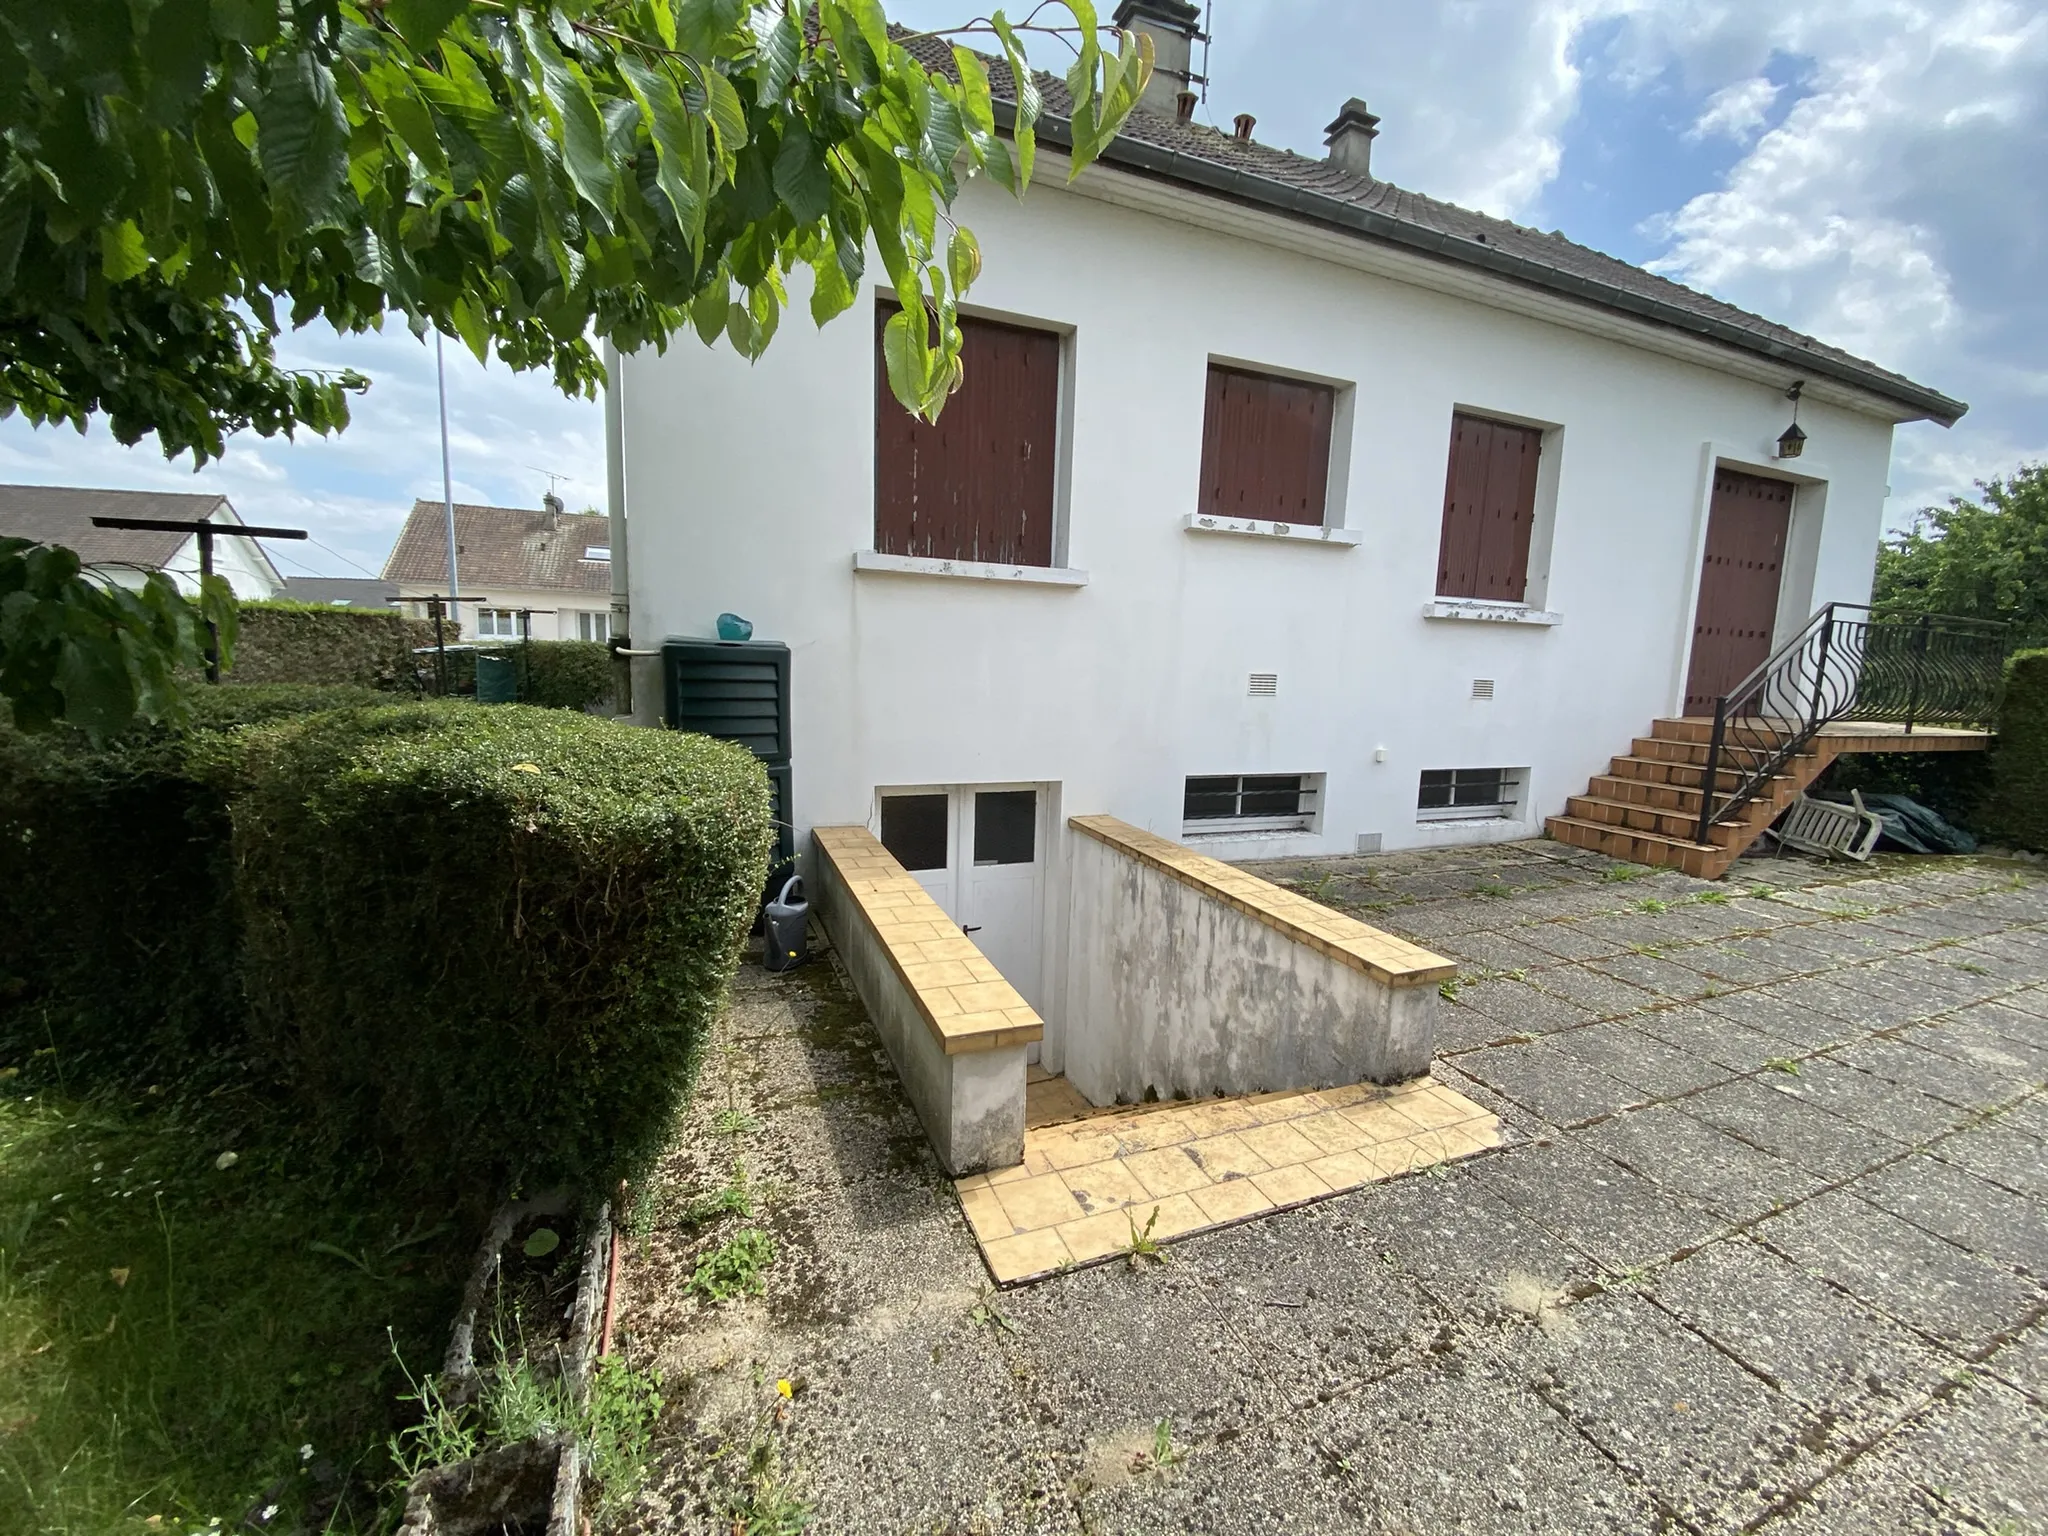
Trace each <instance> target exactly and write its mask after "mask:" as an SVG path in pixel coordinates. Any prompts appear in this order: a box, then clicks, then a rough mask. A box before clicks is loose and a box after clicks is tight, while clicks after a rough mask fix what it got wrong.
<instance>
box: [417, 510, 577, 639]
mask: <svg viewBox="0 0 2048 1536" xmlns="http://www.w3.org/2000/svg"><path fill="white" fill-rule="evenodd" d="M455 575H456V578H457V585H458V586H459V588H460V596H461V599H462V600H461V602H460V604H459V605H458V609H459V611H458V612H457V613H456V614H455V615H454V616H455V617H456V618H457V619H458V621H459V622H460V623H461V625H462V633H463V636H464V638H466V639H482V640H490V639H506V640H516V639H519V638H521V637H522V635H527V634H530V635H531V637H532V638H533V639H535V640H605V639H607V638H609V637H610V635H611V581H612V577H611V525H610V523H609V522H608V521H607V520H606V518H605V517H604V516H603V515H602V514H599V513H595V512H565V511H563V510H562V503H561V501H560V499H559V498H558V497H556V496H554V495H553V494H549V495H548V496H546V497H544V498H543V499H542V505H541V506H539V507H535V508H531V509H529V508H526V507H482V506H475V505H472V504H470V503H468V502H457V503H456V504H455ZM384 580H385V581H387V582H391V583H394V584H395V586H396V588H397V594H396V595H397V600H398V601H399V602H401V603H403V604H405V605H406V609H407V611H408V612H409V613H411V614H413V615H414V616H415V617H417V618H425V617H426V616H427V604H426V602H425V599H426V598H428V597H430V596H433V595H435V594H437V593H438V594H442V595H446V593H447V591H448V511H447V507H446V505H445V504H444V503H442V502H438V501H416V502H414V503H413V506H412V511H411V513H410V514H409V515H408V516H407V517H406V520H405V527H404V528H403V529H401V530H400V531H399V535H398V540H397V542H396V543H395V544H393V545H392V546H391V553H390V555H389V556H387V557H386V558H385V561H384ZM522 624H523V625H525V626H526V627H525V628H522V627H521V626H522Z"/></svg>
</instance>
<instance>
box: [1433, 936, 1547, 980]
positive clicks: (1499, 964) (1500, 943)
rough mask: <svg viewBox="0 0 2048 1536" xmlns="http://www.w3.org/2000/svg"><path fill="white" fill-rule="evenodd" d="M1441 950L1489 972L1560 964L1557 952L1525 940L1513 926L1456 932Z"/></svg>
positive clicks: (1534, 968)
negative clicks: (1502, 928)
mask: <svg viewBox="0 0 2048 1536" xmlns="http://www.w3.org/2000/svg"><path fill="white" fill-rule="evenodd" d="M1443 953H1445V954H1447V955H1449V956H1450V957H1451V958H1452V959H1454V960H1456V961H1458V962H1459V963H1460V964H1461V965H1464V966H1466V967H1467V968H1470V967H1473V966H1483V967H1484V968H1485V969H1487V970H1489V971H1516V970H1522V971H1534V970H1541V969H1542V968H1543V967H1545V966H1550V965H1556V964H1558V963H1559V961H1558V958H1557V956H1556V955H1553V954H1551V953H1549V952H1548V951H1547V950H1542V949H1538V948H1537V947H1536V946H1535V945H1533V944H1527V943H1524V942H1523V941H1522V940H1521V939H1520V938H1518V937H1516V934H1515V931H1514V930H1512V929H1508V930H1493V929H1478V930H1474V931H1472V932H1468V933H1460V934H1456V935H1454V936H1452V937H1450V938H1447V939H1446V940H1445V941H1444V949H1443Z"/></svg>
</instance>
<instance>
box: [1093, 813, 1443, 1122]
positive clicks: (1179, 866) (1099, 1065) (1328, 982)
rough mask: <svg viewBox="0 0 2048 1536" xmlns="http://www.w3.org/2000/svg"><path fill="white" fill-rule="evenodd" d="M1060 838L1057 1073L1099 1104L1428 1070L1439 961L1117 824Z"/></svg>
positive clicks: (1106, 819) (1096, 821) (1111, 821)
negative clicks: (1062, 1006)
mask: <svg viewBox="0 0 2048 1536" xmlns="http://www.w3.org/2000/svg"><path fill="white" fill-rule="evenodd" d="M1069 824H1070V825H1071V826H1072V827H1073V828H1074V829H1075V830H1076V831H1077V832H1080V833H1082V834H1084V835H1082V836H1080V837H1077V838H1075V839H1074V843H1073V852H1072V870H1073V885H1072V891H1071V895H1070V898H1069V904H1068V941H1067V1013H1066V1020H1067V1022H1066V1075H1067V1080H1068V1081H1069V1082H1071V1083H1072V1084H1073V1085H1074V1086H1075V1087H1076V1088H1078V1089H1079V1090H1080V1091H1081V1092H1082V1093H1083V1094H1085V1095H1087V1097H1088V1098H1090V1099H1091V1100H1093V1101H1094V1102H1095V1103H1097V1104H1109V1103H1113V1102H1117V1101H1119V1100H1121V1101H1123V1102H1127V1103H1128V1102H1134V1101H1137V1100H1140V1099H1143V1098H1145V1097H1146V1096H1147V1094H1148V1092H1150V1093H1153V1094H1156V1095H1157V1096H1158V1097H1160V1098H1171V1097H1174V1096H1175V1095H1188V1096H1192V1097H1200V1096H1204V1095H1207V1094H1212V1093H1219V1092H1220V1093H1233V1094H1235V1093H1263V1092H1268V1091H1272V1090H1278V1089H1289V1088H1321V1087H1330V1086H1334V1085H1335V1084H1338V1083H1356V1082H1360V1081H1365V1080H1371V1081H1374V1082H1382V1083H1385V1082H1394V1081H1398V1080H1400V1079H1402V1078H1408V1077H1417V1076H1420V1075H1421V1074H1423V1073H1425V1072H1427V1071H1428V1070H1429V1058H1430V1053H1431V1050H1432V1048H1433V1046H1434V1043H1435V1036H1436V1010H1437V1005H1438V1001H1439V999H1438V995H1437V983H1438V982H1440V981H1442V980H1444V979H1445V978H1446V977H1448V976H1451V975H1454V974H1455V973H1456V970H1457V967H1456V966H1455V965H1453V964H1452V963H1451V962H1450V961H1448V960H1446V959H1444V958H1443V957H1442V956H1441V955H1435V954H1432V953H1430V952H1429V951H1428V950H1426V949H1422V948H1420V947H1419V946H1417V945H1414V944H1410V943H1409V942H1408V941H1407V940H1405V939H1399V938H1396V937H1394V936H1393V935H1392V934H1387V933H1382V932H1380V931H1379V930H1378V929H1377V928H1370V927H1368V926H1366V925H1365V924H1364V923H1361V922H1358V921H1357V920H1356V919H1354V918H1349V917H1345V916H1344V915H1343V914H1341V913H1338V912H1332V911H1331V910H1330V909H1329V908H1327V907H1324V906H1320V905H1318V904H1317V903H1315V902H1313V901H1310V900H1308V898H1306V897H1304V896H1298V895H1296V894H1294V893H1293V892H1291V891H1286V890H1282V889H1281V888H1280V887H1279V886H1276V885H1274V884H1272V883H1271V882H1269V881H1265V880H1261V879H1259V878H1258V877H1257V876H1256V875H1250V874H1246V873H1245V872H1244V871H1243V870H1240V869H1235V868H1233V867H1231V866H1230V865H1228V864H1224V863H1222V862H1220V861H1218V860H1216V859H1211V858H1207V857H1205V856H1203V855H1201V854H1198V853H1196V852H1195V851H1194V850H1193V849H1190V848H1185V847H1183V846H1181V845H1180V844H1179V843H1176V842H1172V841H1170V840H1169V839H1167V838H1163V837H1157V836H1154V835H1153V834H1152V833H1149V832H1144V831H1140V830H1139V829H1138V828H1136V827H1133V826H1129V825H1127V824H1126V823H1124V822H1121V821H1118V820H1117V819H1116V818H1115V817H1112V816H1076V817H1074V818H1073V820H1072V821H1071V822H1070V823H1069Z"/></svg>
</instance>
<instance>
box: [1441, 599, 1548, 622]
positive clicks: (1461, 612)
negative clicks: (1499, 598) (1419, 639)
mask: <svg viewBox="0 0 2048 1536" xmlns="http://www.w3.org/2000/svg"><path fill="white" fill-rule="evenodd" d="M1422 616H1423V617H1424V618H1425V619H1466V620H1470V621H1472V622H1475V623H1479V624H1536V625H1541V626H1544V627H1546V628H1547V627H1548V626H1550V625H1553V624H1562V623H1563V622H1564V615H1563V614H1561V613H1550V612H1548V611H1546V610H1544V609H1542V608H1531V607H1529V606H1528V604H1526V603H1488V602H1481V601H1480V600H1478V599H1476V598H1465V597H1439V598H1436V599H1434V600H1432V601H1430V602H1427V603H1424V604H1423V605H1422Z"/></svg>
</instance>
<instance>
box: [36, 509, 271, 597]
mask: <svg viewBox="0 0 2048 1536" xmlns="http://www.w3.org/2000/svg"><path fill="white" fill-rule="evenodd" d="M95 517H136V518H144V517H146V518H157V519H161V520H163V521H166V522H211V523H219V524H221V525H222V526H223V527H233V526H238V525H239V524H240V523H241V521H242V518H241V516H240V514H238V513H237V512H236V511H235V509H234V507H233V506H232V505H231V504H230V503H229V501H228V499H227V497H225V496H215V495H208V494H204V493H199V492H190V493H188V492H177V491H107V490H100V489H97V488H93V487H85V486H66V485H0V537H12V538H20V539H34V540H35V541H36V542H37V543H39V544H61V545H63V546H64V547H65V548H66V549H69V550H71V551H72V552H73V553H75V554H76V555H77V556H78V558H79V561H80V563H81V564H82V565H84V567H85V568H86V569H87V570H89V571H92V572H94V573H95V574H97V575H99V576H101V577H103V578H105V579H106V580H108V581H111V582H114V583H115V584H117V585H119V586H124V587H140V586H141V585H142V584H143V582H144V581H145V580H147V579H148V577H149V573H150V572H151V571H163V572H164V573H166V574H167V575H169V576H170V577H171V579H172V580H174V581H175V582H177V584H178V588H179V590H180V591H182V592H184V593H185V595H186V596H188V597H190V596H194V595H196V594H197V593H198V591H199V535H197V534H196V533H175V532H166V531H162V530H158V529H153V528H95V527H94V526H93V521H92V520H93V519H94V518H95ZM213 569H214V572H215V574H216V575H218V576H220V577H222V578H223V579H224V580H225V581H226V582H227V584H228V586H229V587H231V588H232V589H233V590H234V593H235V596H237V597H240V598H248V599H256V598H268V597H277V596H280V595H282V594H283V592H284V586H285V581H284V577H283V576H281V575H279V574H278V570H277V567H276V566H274V565H272V564H271V563H270V557H269V556H268V555H266V554H265V553H264V552H263V546H262V545H261V544H260V543H258V542H257V541H256V540H255V539H238V538H216V539H215V540H214V541H213Z"/></svg>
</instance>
